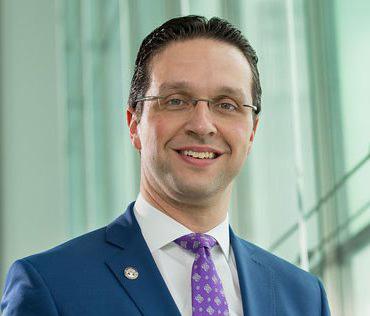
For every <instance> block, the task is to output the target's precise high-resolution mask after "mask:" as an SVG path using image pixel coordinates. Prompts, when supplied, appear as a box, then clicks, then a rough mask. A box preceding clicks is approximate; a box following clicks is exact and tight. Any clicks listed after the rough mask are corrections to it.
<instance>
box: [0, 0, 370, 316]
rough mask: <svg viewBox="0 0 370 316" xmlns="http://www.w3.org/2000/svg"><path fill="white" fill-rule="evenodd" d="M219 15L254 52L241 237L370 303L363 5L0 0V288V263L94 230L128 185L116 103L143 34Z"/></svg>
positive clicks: (351, 304) (131, 181)
mask: <svg viewBox="0 0 370 316" xmlns="http://www.w3.org/2000/svg"><path fill="white" fill-rule="evenodd" d="M187 14H199V15H205V16H206V17H212V16H220V17H224V18H226V19H228V20H229V21H231V22H232V23H233V24H235V25H237V26H238V27H239V28H240V29H241V30H242V31H243V33H244V34H245V35H246V37H247V38H248V39H249V40H250V42H251V43H252V45H253V46H254V47H255V49H256V50H257V53H258V56H259V68H260V73H261V81H262V87H263V97H262V115H261V120H260V125H259V130H258V131H257V135H256V140H255V144H254V148H253V152H252V153H251V155H250V157H249V159H248V161H247V163H246V165H245V168H244V169H243V170H242V172H241V174H240V176H239V178H238V179H237V180H236V181H235V186H234V195H233V199H232V205H231V210H230V213H231V220H232V224H233V226H234V228H235V230H236V231H237V232H238V233H239V234H240V235H241V236H243V237H244V238H246V239H248V240H250V241H252V242H254V243H256V244H258V245H260V246H262V247H264V248H266V249H268V250H270V251H272V252H274V253H275V254H277V255H279V256H282V257H283V258H285V259H286V260H288V261H290V262H292V263H294V264H296V265H299V266H301V267H302V268H304V269H306V270H309V271H311V272H313V273H315V274H317V275H319V276H320V277H321V278H322V280H323V282H324V284H325V287H326V290H327V293H328V297H329V302H330V305H331V309H332V313H333V315H336V316H342V315H350V316H357V315H358V316H359V315H361V316H363V315H370V301H369V299H368V293H369V290H370V288H369V281H370V269H369V267H370V94H369V73H370V19H369V16H370V1H368V0H352V1H346V0H234V1H231V0H229V1H226V0H207V1H206V0H156V1H150V0H147V1H145V0H131V1H129V0H55V1H52V0H23V1H22V0H0V100H1V101H0V102H1V108H0V110H1V112H0V113H1V114H0V115H1V117H0V124H1V126H0V156H1V165H0V166H1V169H0V179H1V187H0V201H1V208H0V219H1V222H0V233H1V235H0V262H1V266H0V284H1V286H0V289H1V287H2V286H3V283H4V281H5V275H6V271H7V270H8V268H9V265H10V264H11V262H13V261H14V260H15V259H17V258H20V257H24V256H26V255H29V254H32V253H35V252H39V251H42V250H45V249H47V248H50V247H52V246H54V245H56V244H58V243H61V242H63V241H65V240H67V239H70V238H72V237H75V236H77V235H79V234H82V233H84V232H86V231H89V230H92V229H95V228H97V227H101V226H104V225H106V224H107V223H109V222H110V221H112V220H113V219H114V218H115V217H116V216H118V215H119V214H121V213H122V212H123V211H124V210H125V208H126V205H127V204H128V202H130V201H132V200H134V199H135V198H136V195H137V193H138V188H139V164H140V162H139V157H138V155H137V153H136V152H135V151H134V149H133V148H132V147H131V145H130V142H129V137H128V130H127V127H126V122H125V103H126V101H127V96H128V90H129V84H130V80H131V75H132V72H133V63H134V58H135V55H136V52H137V50H138V47H139V45H140V42H141V41H142V39H143V38H144V37H145V36H146V35H147V34H148V33H149V32H150V31H151V30H152V29H153V28H154V27H156V26H159V25H160V24H161V23H163V22H164V21H165V20H167V19H169V18H171V17H175V16H180V15H187Z"/></svg>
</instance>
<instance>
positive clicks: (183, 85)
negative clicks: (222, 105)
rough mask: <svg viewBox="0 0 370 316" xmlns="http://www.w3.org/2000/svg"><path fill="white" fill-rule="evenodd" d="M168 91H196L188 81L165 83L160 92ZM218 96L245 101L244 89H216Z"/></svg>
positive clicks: (222, 87) (226, 87) (225, 87)
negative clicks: (233, 97) (232, 97)
mask: <svg viewBox="0 0 370 316" xmlns="http://www.w3.org/2000/svg"><path fill="white" fill-rule="evenodd" d="M168 90H180V91H184V92H185V91H187V92H189V91H191V90H194V86H193V85H192V84H191V83H190V82H188V81H174V82H164V83H162V84H161V85H160V86H159V91H160V92H162V91H168ZM216 91H217V94H218V95H219V96H220V95H226V96H227V95H229V96H235V97H237V98H239V99H241V100H242V99H245V95H244V93H243V89H241V88H234V87H229V86H221V87H218V88H217V89H216Z"/></svg>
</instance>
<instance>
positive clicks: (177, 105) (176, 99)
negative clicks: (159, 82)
mask: <svg viewBox="0 0 370 316" xmlns="http://www.w3.org/2000/svg"><path fill="white" fill-rule="evenodd" d="M188 105H189V101H188V99H187V98H186V97H185V96H183V95H181V94H171V95H169V96H167V97H166V98H164V99H163V104H162V107H163V109H167V110H182V109H186V108H187V106H188Z"/></svg>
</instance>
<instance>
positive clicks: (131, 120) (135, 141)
mask: <svg viewBox="0 0 370 316" xmlns="http://www.w3.org/2000/svg"><path fill="white" fill-rule="evenodd" d="M126 120H127V126H128V128H129V131H130V140H131V144H132V145H133V146H134V147H135V148H136V149H137V150H139V151H140V150H141V141H140V135H139V131H138V125H139V123H138V120H137V115H136V112H135V109H134V108H132V107H130V106H129V107H127V111H126Z"/></svg>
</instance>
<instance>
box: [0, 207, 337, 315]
mask: <svg viewBox="0 0 370 316" xmlns="http://www.w3.org/2000/svg"><path fill="white" fill-rule="evenodd" d="M230 242H231V245H232V247H233V250H234V254H235V259H236V265H237V271H238V277H239V283H240V290H241V295H242V303H243V311H244V315H248V316H252V315H253V316H327V315H329V314H330V312H329V308H328V305H327V300H326V297H325V292H324V289H323V287H322V285H321V282H320V281H319V280H318V279H317V278H316V277H315V276H313V275H311V274H309V273H306V272H304V271H302V270H300V269H299V268H297V267H295V266H293V265H292V264H289V263H287V262H286V261H284V260H282V259H279V258H277V257H275V256H274V255H272V254H270V253H268V252H266V251H264V250H262V249H260V248H258V247H257V246H255V245H253V244H251V243H249V242H247V241H244V240H242V239H240V238H238V237H237V236H236V235H235V234H234V233H233V231H232V230H231V229H230ZM128 266H131V267H135V268H136V269H137V271H138V272H139V276H138V278H137V279H135V280H130V279H128V278H126V277H125V276H124V273H123V271H124V269H125V267H128ZM1 310H2V312H3V316H10V315H14V316H15V315H17V316H18V315H19V316H20V315H22V316H23V315H27V316H36V315H37V316H43V315H45V316H49V315H50V316H56V315H63V316H72V315H73V316H76V315H78V316H81V315H88V316H97V315H99V316H101V315H104V316H109V315H121V316H123V315H130V316H135V315H153V316H156V315H162V316H163V315H170V316H172V315H180V313H179V311H178V309H177V307H176V304H175V302H174V300H173V298H172V296H171V294H170V292H169V290H168V288H167V286H166V284H165V282H164V280H163V278H162V277H161V274H160V272H159V270H158V268H157V266H156V264H155V262H154V260H153V257H152V255H151V253H150V251H149V249H148V247H147V245H146V243H145V240H144V238H143V236H142V234H141V231H140V227H139V225H138V224H137V221H136V219H135V216H134V213H133V203H132V204H131V205H129V207H128V209H127V211H126V212H125V214H123V215H121V216H120V217H118V218H117V219H116V220H115V221H114V222H113V223H111V224H110V225H108V226H107V227H104V228H101V229H98V230H96V231H93V232H90V233H88V234H85V235H83V236H81V237H78V238H75V239H73V240H70V241H68V242H66V243H64V244H62V245H60V246H58V247H56V248H53V249H51V250H49V251H46V252H44V253H41V254H37V255H33V256H30V257H27V258H24V259H21V260H18V261H16V262H15V263H14V264H13V265H12V267H11V268H10V271H9V273H8V276H7V280H6V284H5V290H4V293H3V297H2V301H1Z"/></svg>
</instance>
